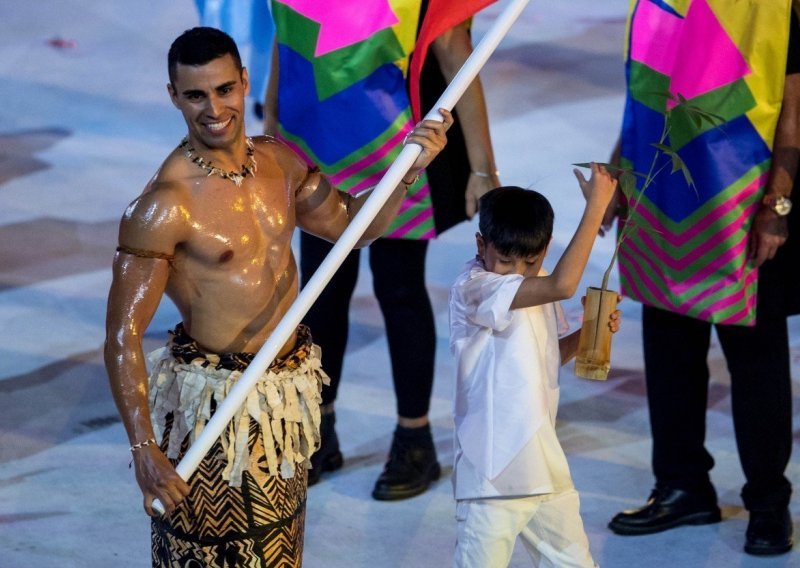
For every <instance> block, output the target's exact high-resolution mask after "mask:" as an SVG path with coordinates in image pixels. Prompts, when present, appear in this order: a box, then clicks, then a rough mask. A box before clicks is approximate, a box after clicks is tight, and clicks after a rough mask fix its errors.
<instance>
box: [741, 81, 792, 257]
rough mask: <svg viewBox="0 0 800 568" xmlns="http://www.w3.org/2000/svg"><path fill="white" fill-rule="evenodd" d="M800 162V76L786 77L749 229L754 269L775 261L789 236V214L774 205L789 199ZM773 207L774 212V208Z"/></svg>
mask: <svg viewBox="0 0 800 568" xmlns="http://www.w3.org/2000/svg"><path fill="white" fill-rule="evenodd" d="M798 162H800V73H793V74H791V75H788V76H787V77H786V82H785V85H784V94H783V106H782V108H781V114H780V116H779V118H778V124H777V126H776V129H775V139H774V142H773V148H772V165H771V168H770V175H769V179H768V181H767V186H766V190H765V194H764V200H763V201H762V203H761V206H760V207H759V209H758V211H757V212H756V216H755V218H754V219H753V224H752V228H751V229H750V243H749V254H750V257H751V258H752V260H753V264H754V265H755V266H760V265H761V264H763V263H764V262H765V261H767V260H769V259H771V258H774V257H775V254H777V251H778V248H780V247H781V246H783V244H784V243H785V242H786V239H787V238H788V237H789V223H788V215H785V214H784V215H780V214H778V212H777V211H778V207H776V205H777V204H779V203H780V200H782V199H785V198H789V197H790V196H791V193H792V186H793V185H794V180H795V177H796V175H797V170H798ZM773 207H774V209H773Z"/></svg>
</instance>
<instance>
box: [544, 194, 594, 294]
mask: <svg viewBox="0 0 800 568" xmlns="http://www.w3.org/2000/svg"><path fill="white" fill-rule="evenodd" d="M605 207H606V204H605V203H604V202H602V201H600V200H594V201H592V202H589V203H588V204H587V206H586V209H584V212H583V216H582V217H581V221H580V223H579V225H578V229H577V230H576V231H575V234H574V235H573V237H572V239H571V240H570V242H569V244H568V245H567V248H566V250H565V251H564V254H563V255H562V256H561V258H560V259H559V261H558V263H557V264H556V266H555V268H554V269H553V272H552V274H551V275H550V277H551V278H552V279H553V282H554V287H555V289H556V291H557V294H558V296H560V297H559V298H556V299H565V298H571V297H572V296H573V295H574V294H575V291H576V290H577V289H578V284H579V283H580V280H581V276H582V275H583V271H584V269H585V268H586V263H587V262H588V261H589V255H590V253H591V252H592V246H593V245H594V241H595V238H596V237H597V233H598V229H599V228H600V223H601V222H602V220H603V215H604V214H605Z"/></svg>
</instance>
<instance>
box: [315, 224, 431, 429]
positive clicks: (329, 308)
mask: <svg viewBox="0 0 800 568" xmlns="http://www.w3.org/2000/svg"><path fill="white" fill-rule="evenodd" d="M332 247H333V245H331V244H330V243H328V242H327V241H324V240H322V239H319V238H317V237H314V236H312V235H309V234H307V233H301V236H300V277H301V284H302V285H303V286H305V284H306V283H307V282H308V280H309V279H310V278H311V276H312V275H313V274H314V272H315V271H316V269H317V268H318V267H319V265H320V264H321V263H322V261H323V260H324V259H325V257H326V256H327V254H328V253H329V252H330V250H331V248H332ZM427 251H428V241H417V240H408V239H378V240H377V241H375V242H374V243H372V244H371V245H370V246H369V264H370V269H371V270H372V282H373V289H374V291H375V297H376V298H377V300H378V304H379V305H380V308H381V312H382V313H383V318H384V322H385V325H386V337H387V340H388V343H389V355H390V357H391V362H392V378H393V382H394V391H395V396H396V397H397V414H398V415H399V416H403V417H405V418H419V417H422V416H425V415H427V414H428V410H429V408H430V398H431V391H432V388H433V367H434V355H435V351H436V328H435V324H434V318H433V309H432V307H431V302H430V298H429V297H428V292H427V289H426V288H425V255H426V254H427ZM358 265H359V251H358V250H354V251H353V252H351V253H350V254H349V255H348V257H347V259H346V260H345V262H344V263H343V264H342V266H341V267H340V268H339V270H338V271H337V272H336V275H335V276H334V277H333V279H332V280H331V281H330V283H329V284H328V286H327V287H326V288H325V290H324V291H323V292H322V294H321V295H320V297H319V299H318V300H317V302H316V303H315V304H314V306H313V307H312V308H311V310H310V311H309V312H308V314H307V315H306V317H305V319H304V320H303V322H304V323H305V324H306V325H308V326H309V327H310V328H311V334H312V335H313V337H314V343H316V344H318V345H319V346H320V347H321V348H322V367H323V368H324V369H325V372H326V373H328V375H329V376H330V378H331V384H330V386H325V387H323V388H322V403H323V404H330V403H332V402H333V401H334V400H336V395H337V392H338V388H339V382H340V381H341V377H342V365H343V363H344V354H345V350H346V347H347V333H348V329H349V318H348V312H349V311H350V299H351V298H352V296H353V291H354V289H355V286H356V281H357V279H358Z"/></svg>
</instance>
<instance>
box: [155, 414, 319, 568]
mask: <svg viewBox="0 0 800 568" xmlns="http://www.w3.org/2000/svg"><path fill="white" fill-rule="evenodd" d="M169 427H171V424H169ZM249 436H250V451H251V460H254V461H252V462H251V463H253V464H255V463H257V464H258V466H257V467H255V468H252V467H251V471H255V474H253V473H251V472H245V473H244V474H243V477H242V485H241V487H231V485H230V484H229V483H228V482H227V481H225V480H224V479H223V475H222V472H223V470H224V468H225V464H226V461H227V459H226V455H225V452H224V450H223V448H222V445H221V444H220V443H219V441H217V442H216V443H215V444H214V446H213V447H212V449H211V450H210V451H209V452H208V454H206V456H205V458H203V461H202V462H201V463H200V465H199V467H198V468H197V471H196V472H195V473H194V474H193V475H192V477H191V478H190V479H189V486H190V487H191V493H190V494H189V496H188V497H187V498H186V499H185V500H184V501H183V502H182V503H181V504H180V505H179V506H178V507H177V509H176V510H175V511H174V512H173V513H172V514H171V515H170V516H169V518H168V520H164V519H154V520H153V521H152V531H151V548H152V559H153V566H158V567H161V568H192V567H197V568H200V567H203V568H228V567H230V566H236V567H237V568H239V567H241V568H278V567H280V568H292V567H296V566H297V567H299V566H301V565H302V558H303V531H304V524H305V503H306V475H307V474H306V470H305V469H304V468H298V469H297V472H296V474H295V476H294V477H292V478H291V479H282V478H281V477H280V476H275V475H269V469H268V465H267V460H266V458H265V456H264V447H263V445H262V444H261V436H260V435H259V430H258V425H257V423H256V422H255V421H253V420H251V421H250V432H249ZM168 438H169V437H168V436H165V438H164V440H165V441H164V442H162V449H163V450H164V451H166V444H167V442H166V440H168ZM187 449H188V438H187V440H186V441H185V442H184V444H183V448H182V450H181V456H183V454H184V453H185V452H186V450H187ZM178 461H179V460H174V461H173V463H174V464H177V462H178Z"/></svg>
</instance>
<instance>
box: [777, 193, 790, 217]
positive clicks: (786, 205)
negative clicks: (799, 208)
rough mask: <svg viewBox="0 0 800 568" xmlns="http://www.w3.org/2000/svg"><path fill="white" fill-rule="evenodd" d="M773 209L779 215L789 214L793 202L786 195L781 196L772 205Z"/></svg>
mask: <svg viewBox="0 0 800 568" xmlns="http://www.w3.org/2000/svg"><path fill="white" fill-rule="evenodd" d="M772 209H773V210H774V211H775V213H777V214H778V215H781V216H783V215H788V214H789V211H791V210H792V202H791V201H790V200H789V199H788V198H786V197H779V198H778V199H776V200H775V203H774V205H773V206H772Z"/></svg>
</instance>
